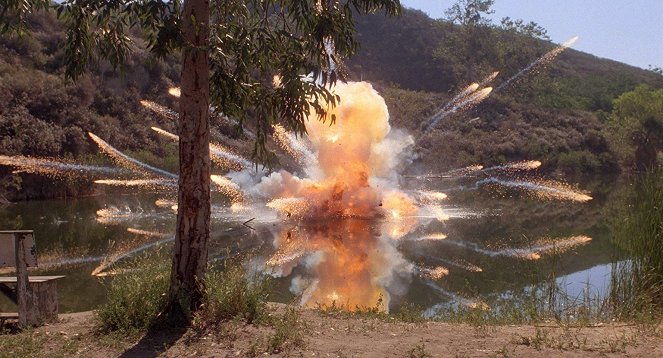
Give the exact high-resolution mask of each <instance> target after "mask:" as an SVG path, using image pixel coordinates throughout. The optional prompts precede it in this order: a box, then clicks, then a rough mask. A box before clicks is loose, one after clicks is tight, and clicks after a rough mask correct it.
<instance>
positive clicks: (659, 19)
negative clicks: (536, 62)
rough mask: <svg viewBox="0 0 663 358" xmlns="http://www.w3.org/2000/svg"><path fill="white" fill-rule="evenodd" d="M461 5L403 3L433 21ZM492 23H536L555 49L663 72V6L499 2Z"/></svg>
mask: <svg viewBox="0 0 663 358" xmlns="http://www.w3.org/2000/svg"><path fill="white" fill-rule="evenodd" d="M455 2H456V0H401V4H402V5H403V6H405V7H409V8H413V9H419V10H422V11H424V12H425V13H427V14H428V15H429V16H430V17H432V18H434V19H439V18H443V17H444V16H445V15H444V11H445V10H446V9H448V8H450V7H451V6H452V5H453V4H454V3H455ZM492 9H493V10H495V13H494V14H492V15H489V18H491V19H492V20H493V23H496V24H498V23H499V22H500V19H502V18H503V17H506V16H509V17H511V18H512V19H514V20H515V19H522V20H525V22H529V21H534V22H536V23H537V24H539V25H541V26H542V27H544V28H545V29H546V30H548V35H549V36H550V37H551V38H552V40H553V41H554V42H556V43H562V42H564V41H566V40H568V39H570V38H572V37H574V36H579V37H580V38H579V39H578V41H577V42H576V44H575V45H574V46H573V48H574V49H576V50H580V51H583V52H588V53H591V54H593V55H596V56H598V57H604V58H609V59H612V60H616V61H620V62H624V63H628V64H630V65H633V66H638V67H641V68H648V67H649V65H652V66H656V67H662V68H663V0H495V4H494V5H493V7H492Z"/></svg>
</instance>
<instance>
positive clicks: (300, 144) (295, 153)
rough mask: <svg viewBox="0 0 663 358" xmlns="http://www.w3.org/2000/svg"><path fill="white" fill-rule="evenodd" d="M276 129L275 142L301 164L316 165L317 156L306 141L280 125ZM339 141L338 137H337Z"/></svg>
mask: <svg viewBox="0 0 663 358" xmlns="http://www.w3.org/2000/svg"><path fill="white" fill-rule="evenodd" d="M273 128H274V140H275V141H276V143H277V144H278V145H279V146H280V147H281V149H283V150H284V151H286V153H288V154H290V156H292V157H293V158H295V159H296V160H297V161H298V162H299V163H300V164H302V165H305V166H309V165H313V163H315V155H314V154H313V153H312V152H311V150H310V149H309V148H308V146H307V145H306V144H305V142H304V140H303V139H301V138H297V137H296V136H295V135H294V134H293V133H290V132H288V131H286V130H285V128H283V126H281V125H279V124H275V125H274V126H273ZM336 140H338V137H336Z"/></svg>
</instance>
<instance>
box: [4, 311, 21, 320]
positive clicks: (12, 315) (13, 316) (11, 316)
mask: <svg viewBox="0 0 663 358" xmlns="http://www.w3.org/2000/svg"><path fill="white" fill-rule="evenodd" d="M0 319H18V313H17V312H0Z"/></svg>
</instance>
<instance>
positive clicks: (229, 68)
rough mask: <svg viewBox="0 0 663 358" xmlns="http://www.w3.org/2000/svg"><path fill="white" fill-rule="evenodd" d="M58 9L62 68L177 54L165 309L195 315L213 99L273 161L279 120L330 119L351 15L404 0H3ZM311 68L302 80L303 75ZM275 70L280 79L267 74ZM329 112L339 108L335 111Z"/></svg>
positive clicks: (8, 16)
mask: <svg viewBox="0 0 663 358" xmlns="http://www.w3.org/2000/svg"><path fill="white" fill-rule="evenodd" d="M51 6H52V7H54V8H55V9H56V11H57V13H58V16H59V17H60V18H62V19H63V21H64V23H65V26H66V29H67V30H66V34H67V36H66V41H65V43H64V44H63V46H64V49H65V61H66V71H65V75H66V77H67V78H70V79H74V80H75V79H76V78H77V77H78V76H80V75H81V74H82V73H84V72H86V71H87V70H88V68H89V67H90V66H91V64H93V63H94V62H95V61H97V60H98V59H104V60H108V61H109V62H110V63H111V64H112V65H113V66H114V67H119V66H121V65H122V63H123V62H124V61H125V59H126V58H127V56H128V55H129V53H130V52H132V51H135V50H136V49H137V48H139V47H140V43H139V42H138V41H135V40H134V39H133V38H132V37H131V36H130V33H131V32H130V31H132V30H134V29H140V30H141V31H142V32H143V34H144V38H145V47H147V49H149V50H150V51H151V52H152V53H154V54H155V55H157V56H164V55H166V54H171V53H180V52H181V56H182V72H181V97H180V118H179V135H180V143H179V148H180V179H179V186H178V211H177V229H176V239H175V246H174V252H173V265H172V271H171V272H172V274H171V288H170V299H169V306H168V311H169V313H171V314H172V315H173V316H175V317H178V318H185V319H189V318H190V312H191V311H193V310H196V309H197V308H198V306H199V304H200V300H201V297H202V287H201V285H202V278H203V277H204V274H205V268H206V265H207V241H208V239H209V221H210V194H209V187H210V177H209V174H210V159H209V149H208V148H209V146H208V144H209V118H208V116H209V108H213V110H214V111H216V112H217V113H218V114H223V115H227V116H230V117H234V118H236V119H238V123H239V125H238V130H240V131H241V130H242V128H243V127H244V125H245V124H246V123H247V122H253V123H252V124H253V125H254V126H255V128H256V142H255V147H254V158H255V159H256V161H257V162H260V163H270V162H271V161H272V160H273V154H272V153H270V152H269V151H268V150H267V149H266V147H265V141H266V138H267V135H269V133H270V131H271V127H272V124H275V123H278V122H280V123H282V124H283V125H284V126H285V127H286V128H289V129H290V130H293V131H295V132H296V133H298V134H303V133H304V132H305V125H304V121H305V119H306V118H307V117H308V114H309V112H310V111H311V110H313V111H315V113H316V115H317V116H318V118H319V119H320V120H325V119H326V113H327V109H328V107H327V105H330V106H333V105H335V104H336V102H337V101H338V98H337V97H336V96H334V95H332V93H331V92H330V91H329V90H328V85H331V84H333V83H334V82H335V81H336V80H337V78H342V72H341V71H339V69H340V68H341V67H340V63H341V62H342V60H343V59H344V58H345V57H347V56H350V55H352V54H354V53H355V52H356V49H357V45H358V44H357V42H356V40H355V38H354V35H355V33H354V22H353V17H354V16H355V15H356V14H363V13H370V12H375V11H378V10H384V12H385V13H386V14H389V15H394V14H397V13H398V12H399V11H400V1H399V0H345V1H341V0H317V1H313V0H309V1H303V0H247V1H241V0H187V1H181V0H171V1H161V0H142V1H130V0H118V1H96V0H66V1H63V2H61V3H60V4H51V3H50V0H0V20H1V21H2V28H3V29H5V30H8V29H17V30H19V31H24V30H26V29H27V27H28V21H27V20H26V19H27V17H28V15H29V14H31V13H33V12H35V11H39V10H45V9H48V8H49V7H51ZM308 74H310V77H309V78H308V79H307V78H306V75H308ZM275 75H278V76H280V86H272V78H273V77H274V76H275ZM329 120H331V121H332V122H333V121H334V118H333V117H332V118H330V119H329Z"/></svg>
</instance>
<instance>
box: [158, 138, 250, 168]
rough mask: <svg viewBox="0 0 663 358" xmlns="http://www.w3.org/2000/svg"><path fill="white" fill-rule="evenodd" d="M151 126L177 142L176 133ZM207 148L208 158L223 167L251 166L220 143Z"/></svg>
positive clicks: (211, 144)
mask: <svg viewBox="0 0 663 358" xmlns="http://www.w3.org/2000/svg"><path fill="white" fill-rule="evenodd" d="M151 128H152V130H153V131H155V132H157V133H159V134H161V135H162V136H164V137H166V138H168V139H170V140H172V141H175V142H179V140H180V137H179V136H178V135H176V134H173V133H170V132H168V131H165V130H163V129H161V128H158V127H151ZM209 150H210V158H211V159H212V161H213V162H214V163H216V164H217V165H219V166H221V167H223V168H228V169H232V170H235V171H239V170H242V169H246V168H250V167H251V162H250V161H248V160H246V159H244V158H242V157H241V156H239V155H237V154H234V153H233V152H232V151H230V150H229V149H227V148H225V147H224V146H222V145H221V144H217V143H210V144H209Z"/></svg>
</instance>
